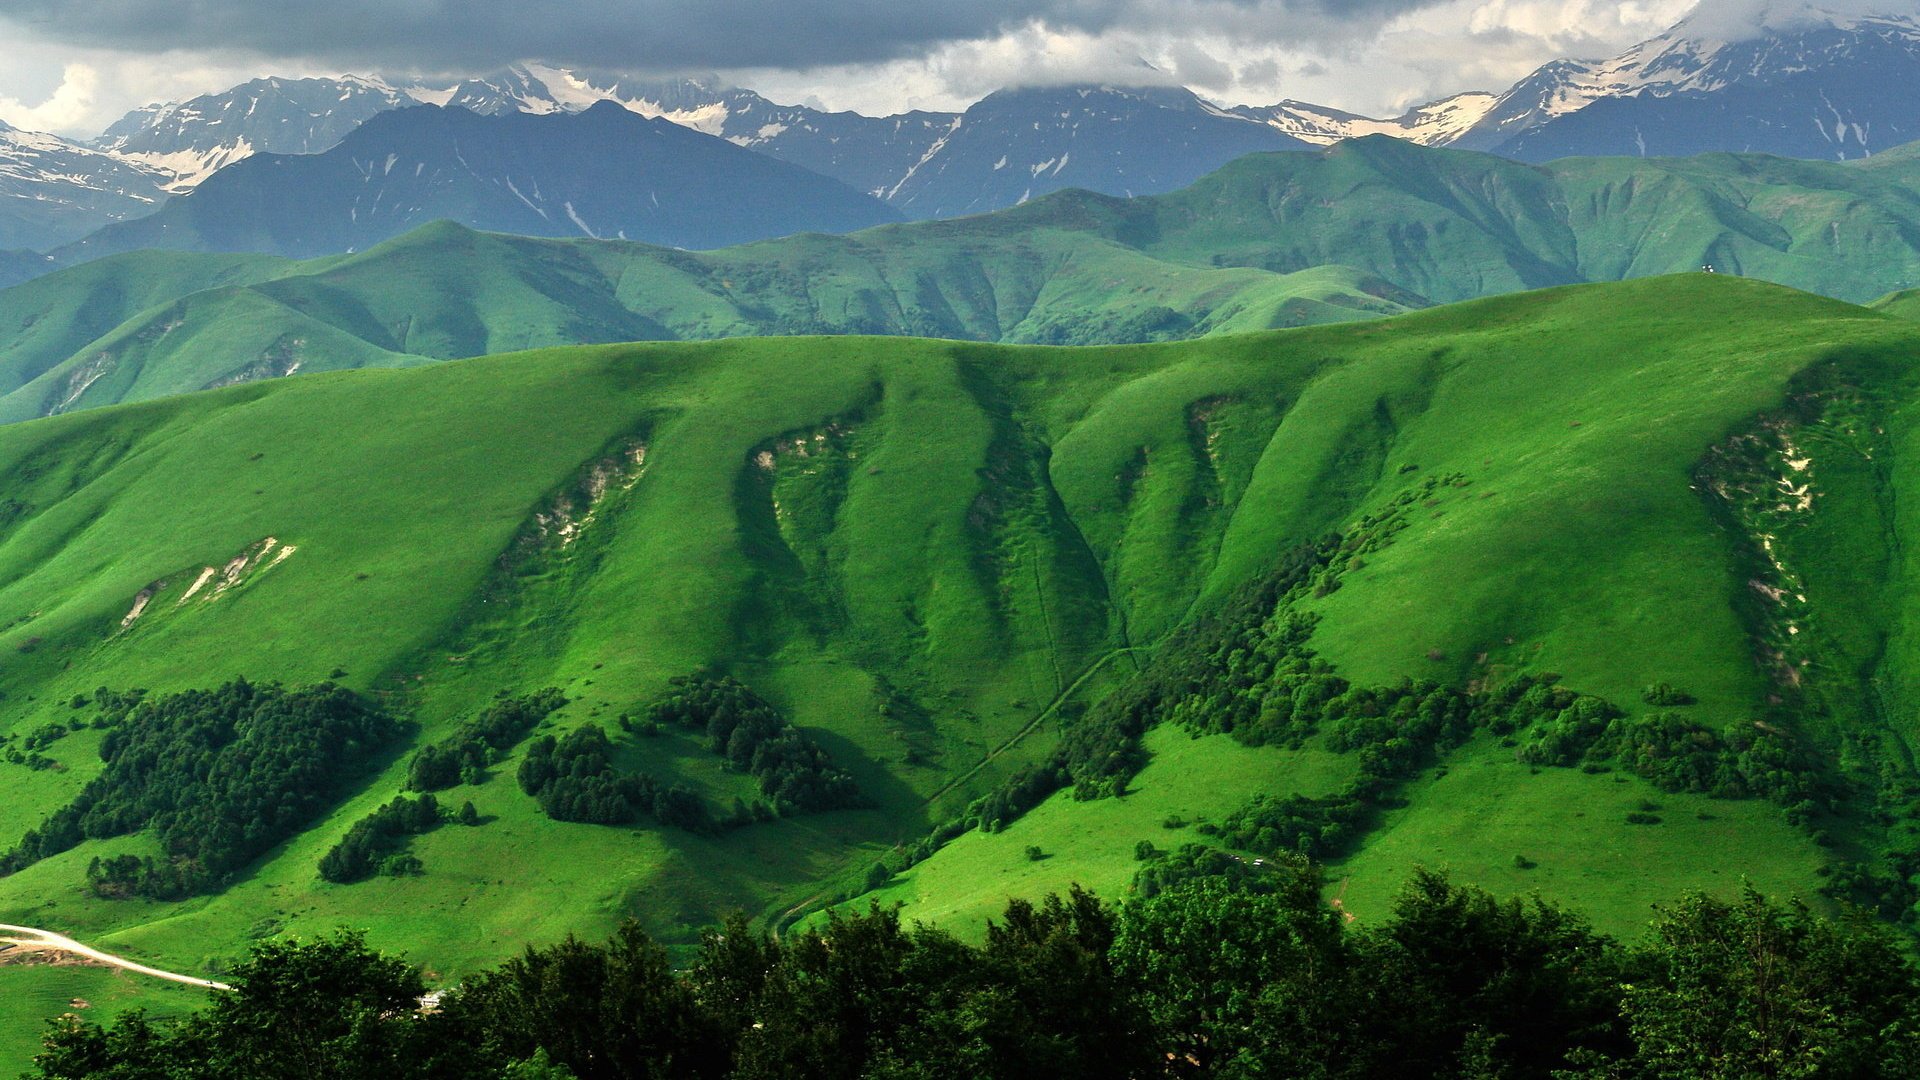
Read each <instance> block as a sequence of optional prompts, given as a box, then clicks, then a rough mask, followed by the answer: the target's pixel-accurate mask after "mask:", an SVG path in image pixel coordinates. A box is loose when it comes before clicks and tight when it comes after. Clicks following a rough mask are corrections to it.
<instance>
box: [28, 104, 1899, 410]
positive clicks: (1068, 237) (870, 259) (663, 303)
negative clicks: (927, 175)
mask: <svg viewBox="0 0 1920 1080" xmlns="http://www.w3.org/2000/svg"><path fill="white" fill-rule="evenodd" d="M1383 222H1385V223H1390V226H1391V227H1385V228H1383V227H1382V223H1383ZM1916 226H1920V159H1915V158H1912V157H1910V156H1908V157H1897V158H1893V159H1888V160H1885V161H1877V162H1876V164H1875V165H1873V166H1871V167H1865V168H1863V167H1857V166H1856V165H1853V164H1848V163H1834V162H1807V161H1786V160H1782V159H1777V158H1770V157H1765V156H1760V155H1734V154H1710V155H1704V156H1702V157H1698V158H1690V159H1659V160H1647V159H1641V158H1585V159H1568V160H1564V161H1558V162H1553V163H1551V164H1549V165H1545V166H1532V165H1523V164H1520V163H1518V162H1513V161H1507V160H1505V159H1502V158H1498V157H1493V156H1490V155H1486V154H1477V153H1470V152H1466V151H1459V150H1448V149H1441V148H1432V147H1418V146H1413V145H1411V144H1407V143H1403V142H1399V141H1396V140H1393V139H1388V138H1384V137H1383V138H1368V139H1360V140H1352V141H1349V142H1347V143H1343V144H1341V145H1339V146H1336V147H1332V148H1329V149H1327V150H1324V151H1315V152H1308V153H1274V154H1255V155H1251V156H1249V157H1246V158H1243V159H1241V160H1238V161H1235V162H1233V163H1231V164H1229V165H1227V166H1226V167H1224V168H1222V169H1220V170H1218V171H1217V172H1215V173H1213V174H1211V175H1209V176H1207V177H1205V178H1203V179H1201V180H1200V181H1199V182H1197V183H1195V184H1194V185H1192V186H1191V187H1189V188H1187V189H1185V190H1182V191H1177V192H1172V193H1168V194H1165V195H1158V196H1151V197H1146V198H1140V199H1117V198H1112V197H1108V196H1102V195H1095V194H1092V193H1089V192H1085V191H1066V192H1060V193H1056V194H1054V195H1050V196H1046V197H1043V198H1040V199H1036V200H1033V201H1032V202H1030V203H1027V204H1025V205H1023V206H1019V207H1016V208H1013V209H1010V210H1005V211H1001V212H998V213H993V214H983V215H977V216H973V217H968V218H963V219H957V220H947V221H929V222H919V223H915V224H910V225H890V226H883V227H880V228H876V229H869V230H866V231H864V232H860V233H856V234H853V235H848V236H826V235H817V234H807V235H797V236H790V237H786V238H783V239H780V240H774V241H767V242H762V243H755V244H746V245H742V246H739V247H734V248H728V249H724V250H719V251H709V252H686V251H679V250H675V249H671V248H666V247H654V246H648V245H644V244H633V243H626V242H612V241H609V242H600V241H590V240H541V239H532V238H526V237H509V236H498V235H487V234H481V233H475V232H473V231H471V230H469V229H466V228H463V227H461V226H459V225H456V224H453V223H451V222H438V223H433V224H429V225H425V226H423V227H421V228H419V229H417V230H415V231H413V232H411V233H409V234H407V235H405V236H401V237H398V238H395V239H392V240H390V241H387V242H385V243H382V244H378V245H375V246H372V247H370V248H369V249H367V250H365V251H362V252H359V253H357V254H352V255H337V256H329V257H326V258H322V259H316V260H312V261H309V262H300V263H295V262H288V261H285V260H281V259H274V258H268V257H264V256H209V255H197V254H186V253H181V254H172V255H169V254H162V253H152V252H145V253H135V254H131V255H123V256H117V257H111V258H106V259H101V260H98V261H96V262H92V263H86V264H82V265H80V266H77V267H73V268H70V269H68V270H65V271H62V272H59V273H55V274H52V275H49V276H47V277H45V278H42V279H39V280H36V281H33V282H30V283H29V284H27V285H24V286H21V287H19V288H16V289H11V290H7V291H5V292H4V293H0V420H19V419H24V418H30V417H35V416H40V415H45V414H48V413H50V412H56V411H65V410H68V409H72V408H91V407H96V406H100V405H106V404H112V403H115V402H124V401H137V400H147V399H151V398H153V397H156V396H160V395H163V394H169V393H175V392H179V391H181V390H183V389H198V388H201V387H207V386H215V385H220V384H222V383H223V382H227V381H233V380H239V379H258V378H267V377H273V376H276V375H279V374H283V373H285V372H287V371H289V370H294V369H295V365H298V368H297V370H299V371H303V372H313V371H320V370H337V369H342V368H350V367H363V366H404V365H410V364H418V363H424V362H427V361H430V360H443V359H450V358H457V357H471V356H479V355H484V354H492V353H500V352H508V351H514V350H523V349H535V348H545V347H552V346H562V345H579V344H593V343H605V342H621V341H638V340H712V339H718V338H729V337H741V336H766V335H779V336H787V335H806V334H889V335H913V336H920V337H938V338H951V339H959V340H971V341H997V342H1003V343H1029V344H1053V345H1079V344H1108V343H1122V342H1148V341H1166V340H1181V339H1189V338H1195V337H1206V336H1214V335H1220V334H1233V333H1242V332H1253V331H1260V330H1268V329H1276V328H1284V327H1297V326H1307V325H1319V324H1326V323H1337V322H1347V321H1355V320H1364V319H1372V318H1378V317H1382V316H1391V315H1395V314H1400V313H1404V312H1406V311H1409V310H1414V309H1419V308H1425V307H1428V306H1431V305H1433V304H1436V303H1452V302H1455V301H1461V300H1469V299H1474V298H1480V297H1487V296H1492V295H1497V294H1505V293H1511V292H1514V291H1517V290H1524V289H1534V288H1541V287H1546V286H1554V285H1568V284H1574V283H1579V282H1593V281H1617V280H1635V279H1641V278H1648V277H1655V276H1659V275H1665V274H1674V273H1684V272H1697V271H1699V270H1701V269H1702V268H1703V267H1706V266H1712V267H1713V268H1715V269H1716V270H1717V271H1718V272H1719V273H1721V274H1730V275H1741V276H1746V277H1750V278H1755V279H1760V280H1766V281H1771V282H1775V283H1778V284H1783V285H1788V286H1792V287H1794V288H1799V289H1804V290H1807V291H1811V292H1815V293H1820V294H1823V295H1828V296H1834V297H1838V298H1840V299H1844V300H1848V301H1851V302H1855V303H1865V302H1867V301H1869V300H1872V299H1873V298H1874V297H1878V296H1882V295H1884V294H1886V293H1888V292H1889V291H1890V290H1896V289H1911V288H1913V287H1914V285H1915V284H1916V283H1920V246H1916V245H1915V244H1914V243H1912V242H1911V241H1910V240H1909V239H1907V238H1908V237H1911V236H1914V235H1920V228H1916ZM0 273H4V270H0ZM16 316H17V317H16Z"/></svg>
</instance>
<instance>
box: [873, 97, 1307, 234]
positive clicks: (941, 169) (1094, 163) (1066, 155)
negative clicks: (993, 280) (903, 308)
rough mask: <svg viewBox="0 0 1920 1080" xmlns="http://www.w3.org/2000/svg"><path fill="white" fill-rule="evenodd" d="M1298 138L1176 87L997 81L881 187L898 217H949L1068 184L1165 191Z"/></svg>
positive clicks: (1116, 191)
mask: <svg viewBox="0 0 1920 1080" xmlns="http://www.w3.org/2000/svg"><path fill="white" fill-rule="evenodd" d="M1308 148H1309V147H1308V144H1307V143H1304V142H1302V141H1300V140H1299V139H1295V138H1292V137H1291V136H1288V135H1285V134H1283V133H1281V132H1280V131H1278V130H1276V129H1274V128H1273V127H1271V126H1269V125H1267V124H1264V123H1261V122H1258V121H1255V120H1250V119H1248V118H1246V117H1243V116H1237V115H1235V114H1233V113H1231V112H1228V111H1226V110H1224V109H1220V108H1217V107H1215V106H1213V105H1210V104H1208V103H1207V102H1205V101H1202V100H1201V99H1200V98H1198V97H1196V96H1195V95H1194V94H1193V92H1192V91H1189V90H1186V89H1183V88H1181V87H1148V88H1140V87H1131V88H1130V87H1114V86H1065V87H1046V88H1035V89H1019V90H1002V91H999V92H998V93H994V94H989V95H988V96H987V97H985V98H984V99H982V100H981V101H980V102H978V103H977V104H975V105H974V106H973V107H972V108H970V109H968V110H967V111H966V112H965V113H963V114H961V115H960V116H959V117H958V118H956V119H955V120H954V121H953V123H952V126H951V127H950V129H949V130H948V131H947V132H946V133H944V134H943V135H942V136H941V138H940V139H939V140H937V141H936V142H935V143H934V144H933V145H931V146H929V147H928V148H927V151H926V153H925V154H923V155H922V156H921V158H920V160H918V161H916V162H914V163H913V164H912V165H911V166H910V167H909V168H908V169H907V170H906V171H905V172H904V173H903V174H901V176H900V177H899V179H898V180H896V181H895V182H894V183H893V184H892V185H891V186H890V187H888V188H886V189H885V190H884V192H883V193H882V194H883V197H884V198H885V199H886V200H887V202H889V203H891V204H892V205H893V206H894V207H895V208H896V209H898V210H900V211H901V212H902V213H904V214H906V215H907V216H908V217H912V218H937V217H953V216H956V215H960V214H976V213H983V212H985V211H989V210H998V209H1002V208H1004V207H1008V206H1015V205H1018V204H1019V203H1022V202H1025V201H1027V200H1028V199H1031V198H1034V197H1035V196H1039V195H1044V194H1046V193H1048V192H1051V191H1059V190H1061V189H1062V188H1069V187H1079V188H1087V189H1090V190H1093V191H1098V192H1102V193H1104V194H1108V195H1122V196H1127V195H1146V194H1152V193H1158V192H1163V191H1172V190H1174V189H1176V188H1181V187H1185V186H1186V185H1188V184H1190V183H1192V182H1193V181H1195V180H1198V179H1199V178H1200V177H1202V176H1204V175H1206V174H1207V173H1210V172H1212V171H1213V170H1215V169H1217V168H1219V167H1220V166H1222V165H1225V164H1226V163H1227V162H1229V161H1232V160H1233V159H1235V158H1238V157H1241V156H1244V155H1246V154H1251V153H1256V152H1259V151H1264V150H1304V149H1308Z"/></svg>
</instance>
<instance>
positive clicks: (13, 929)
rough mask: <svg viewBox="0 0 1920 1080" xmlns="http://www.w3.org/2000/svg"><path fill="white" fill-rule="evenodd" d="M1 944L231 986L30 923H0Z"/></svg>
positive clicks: (188, 982) (220, 987)
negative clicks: (141, 961) (155, 965)
mask: <svg viewBox="0 0 1920 1080" xmlns="http://www.w3.org/2000/svg"><path fill="white" fill-rule="evenodd" d="M0 944H6V945H18V946H20V947H21V948H23V949H44V950H48V951H51V952H63V953H72V954H73V955H75V956H80V957H85V958H86V959H88V960H92V961H94V962H95V963H100V964H106V965H107V966H109V967H117V968H120V969H121V970H123V971H131V972H133V973H134V974H136V975H149V976H152V977H153V978H156V979H165V980H166V981H168V982H176V983H184V984H186V985H188V986H200V987H205V988H206V989H208V990H231V989H233V987H231V986H228V985H227V984H226V983H220V982H214V981H213V980H212V979H199V978H195V977H194V976H192V975H181V974H178V973H177V972H172V971H161V970H160V969H159V968H153V967H148V966H147V965H145V964H136V963H134V962H133V961H131V960H128V959H125V958H123V957H119V956H113V955H111V954H109V953H103V952H101V951H100V950H99V949H96V948H93V947H92V946H90V945H82V944H80V943H79V942H77V941H75V940H73V939H72V938H70V937H66V936H64V935H61V934H56V933H54V932H53V931H51V930H35V929H34V928H33V927H31V926H13V925H10V924H8V923H0Z"/></svg>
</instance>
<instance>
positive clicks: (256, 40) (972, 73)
mask: <svg viewBox="0 0 1920 1080" xmlns="http://www.w3.org/2000/svg"><path fill="white" fill-rule="evenodd" d="M1822 2H1823V5H1824V6H1827V7H1833V6H1835V5H1836V4H1838V5H1844V6H1850V7H1860V6H1863V5H1864V6H1867V7H1871V8H1874V9H1877V10H1880V11H1883V12H1901V11H1904V12H1905V13H1913V12H1914V11H1915V10H1916V9H1920V0H1822ZM1806 3H1807V0H1703V5H1702V6H1703V8H1704V9H1705V10H1703V11H1702V12H1701V13H1700V14H1699V17H1700V18H1701V19H1702V20H1707V19H1711V20H1712V22H1713V23H1714V25H1716V26H1718V27H1721V28H1722V29H1723V30H1724V29H1726V28H1732V29H1734V30H1735V31H1738V29H1739V28H1742V27H1751V26H1754V25H1758V24H1760V23H1761V22H1763V21H1766V20H1769V19H1771V20H1775V21H1778V20H1780V19H1786V18H1795V17H1799V16H1798V15H1797V14H1796V13H1797V12H1798V11H1799V9H1801V8H1803V7H1804V6H1805V5H1806ZM1694 4H1695V0H1625V2H1608V0H941V2H939V3H925V4H923V3H918V2H912V0H571V2H567V3H553V2H551V0H165V2H159V0H0V120H5V121H7V122H8V123H11V124H13V125H14V126H16V127H22V128H28V129H32V130H43V131H55V132H59V133H61V134H67V135H92V134H96V133H98V132H99V130H100V129H101V128H103V127H104V126H105V125H106V124H108V123H110V122H111V121H112V120H113V119H115V118H117V117H118V116H119V115H120V114H122V113H124V112H125V111H126V110H127V109H129V108H132V107H134V106H136V105H140V104H144V103H146V102H150V101H158V100H173V99H178V98H183V97H190V96H192V95H194V94H198V93H205V92H209V91H215V90H220V89H224V88H226V87H227V86H230V85H232V84H234V83H237V82H241V81H244V80H245V79H248V78H252V77H254V76H257V75H261V74H278V75H321V74H328V75H331V74H340V73H343V72H395V73H419V74H432V73H459V72H467V73H473V72H482V73H483V72H486V71H489V70H494V69H497V68H499V67H502V66H504V65H505V64H507V63H510V62H513V61H515V60H519V59H541V60H545V61H547V62H550V63H554V64H557V65H562V66H577V67H591V68H602V69H619V70H631V71H636V72H644V73H649V74H656V75H668V74H681V73H687V74H718V75H720V76H721V77H723V78H726V79H729V80H731V81H733V82H736V83H738V84H740V85H744V86H751V87H753V88H755V89H758V90H760V91H762V92H763V93H766V94H768V95H769V96H771V97H774V98H775V99H776V100H781V101H789V102H806V103H810V104H816V105H822V106H826V107H830V108H847V109H857V110H859V111H862V112H868V113H885V112H896V111H900V110H903V109H908V108H932V109H951V108H960V107H964V106H965V105H966V104H968V103H969V102H971V101H973V100H975V99H977V98H979V97H981V96H982V95H984V94H986V93H988V92H991V91H992V90H994V89H997V88H999V87H1001V86H1004V85H1009V84H1013V83H1019V82H1036V81H1053V82H1066V81H1082V80H1127V81H1141V80H1142V75H1141V72H1142V70H1143V69H1142V67H1141V66H1140V65H1141V63H1142V61H1145V62H1146V63H1147V64H1150V65H1151V66H1152V70H1153V71H1157V72H1158V73H1159V74H1158V75H1156V76H1152V77H1157V78H1164V79H1168V80H1171V81H1178V82H1181V83H1185V84H1186V85H1189V86H1192V87H1194V88H1195V89H1196V90H1198V91H1200V92H1201V93H1203V94H1205V95H1207V96H1210V97H1213V98H1215V99H1216V100H1220V101H1224V102H1229V103H1240V102H1246V103H1256V104H1271V103H1272V102H1275V101H1278V100H1280V99H1282V98H1293V99H1298V100H1306V101H1314V102H1319V103H1322V104H1327V105H1332V106H1335V107H1339V108H1344V109H1348V110H1350V111H1354V112H1362V113H1368V114H1372V115H1387V114H1391V113H1395V112H1397V111H1399V110H1401V109H1404V108H1405V107H1407V106H1410V105H1413V104H1417V103H1420V102H1423V101H1428V100H1432V99H1434V98H1437V97H1441V96H1445V95H1447V94H1451V93H1455V92H1458V91H1462V90H1470V89H1490V90H1491V89H1504V88H1505V87H1506V86H1507V85H1508V84H1510V83H1512V82H1513V81H1514V80H1515V79H1517V78H1519V77H1520V76H1522V75H1524V74H1526V73H1527V72H1528V71H1530V70H1532V69H1533V68H1534V67H1536V66H1538V65H1539V64H1541V63H1543V62H1545V61H1547V60H1551V59H1554V58H1557V57H1561V56H1590V57H1600V56H1607V55H1611V54H1613V53H1616V52H1618V51H1620V50H1621V49H1623V48H1625V47H1626V46H1628V45H1631V44H1633V43H1634V42H1636V41H1640V40H1643V39H1645V38H1647V37H1650V36H1653V35H1654V34H1657V33H1659V32H1660V31H1662V30H1664V29H1665V28H1667V27H1668V26H1670V25H1672V24H1673V23H1674V22H1676V21H1678V20H1679V19H1681V18H1683V17H1686V16H1687V15H1688V14H1689V12H1690V10H1692V9H1693V8H1694Z"/></svg>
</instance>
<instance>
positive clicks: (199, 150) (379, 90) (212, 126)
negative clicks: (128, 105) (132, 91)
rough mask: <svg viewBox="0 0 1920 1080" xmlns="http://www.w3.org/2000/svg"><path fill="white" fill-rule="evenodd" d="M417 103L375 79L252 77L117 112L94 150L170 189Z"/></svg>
mask: <svg viewBox="0 0 1920 1080" xmlns="http://www.w3.org/2000/svg"><path fill="white" fill-rule="evenodd" d="M414 104H418V102H417V101H416V100H415V99H414V97H412V96H411V95H409V94H407V93H406V92H404V91H402V90H399V89H396V88H394V87H392V86H389V85H387V84H386V83H384V82H382V81H380V80H377V79H362V78H354V77H348V78H343V79H255V80H253V81H252V82H248V83H243V84H241V85H239V86H236V87H234V88H233V89H231V90H228V91H226V92H224V93H219V94H206V95H203V96H201V97H197V98H193V99H192V100H190V101H181V102H173V103H170V104H165V105H149V106H147V107H145V108H143V109H136V110H134V111H133V112H131V113H128V114H127V115H126V116H124V117H122V118H121V119H120V120H119V121H117V122H116V123H115V124H114V125H113V126H112V127H110V128H108V129H107V130H106V133H105V134H103V135H101V136H100V138H98V139H96V140H94V142H93V146H94V149H97V150H102V151H105V152H107V153H110V154H114V155H116V156H118V157H120V158H123V159H125V160H129V161H135V162H139V163H140V164H142V165H146V166H148V167H150V168H152V169H154V170H156V171H158V172H161V173H164V174H165V175H166V176H167V177H168V181H167V189H168V190H169V191H175V192H180V191H191V190H193V188H194V187H195V186H197V185H198V184H199V183H200V182H201V181H202V180H205V179H206V178H207V177H209V176H211V175H213V173H214V172H215V171H216V170H218V169H221V168H223V167H225V166H227V165H231V164H233V163H234V162H236V161H241V160H244V159H245V158H248V157H251V156H252V155H254V154H317V153H320V152H321V151H323V150H329V149H331V148H333V147H334V146H336V145H338V144H339V142H340V140H341V139H344V138H346V137H347V134H348V133H349V132H351V131H353V129H354V128H357V127H359V126H360V125H361V124H362V123H364V122H366V121H367V120H368V119H369V118H371V117H374V116H377V115H379V114H380V113H383V112H387V111H390V110H392V109H397V108H401V107H403V106H406V105H414Z"/></svg>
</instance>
